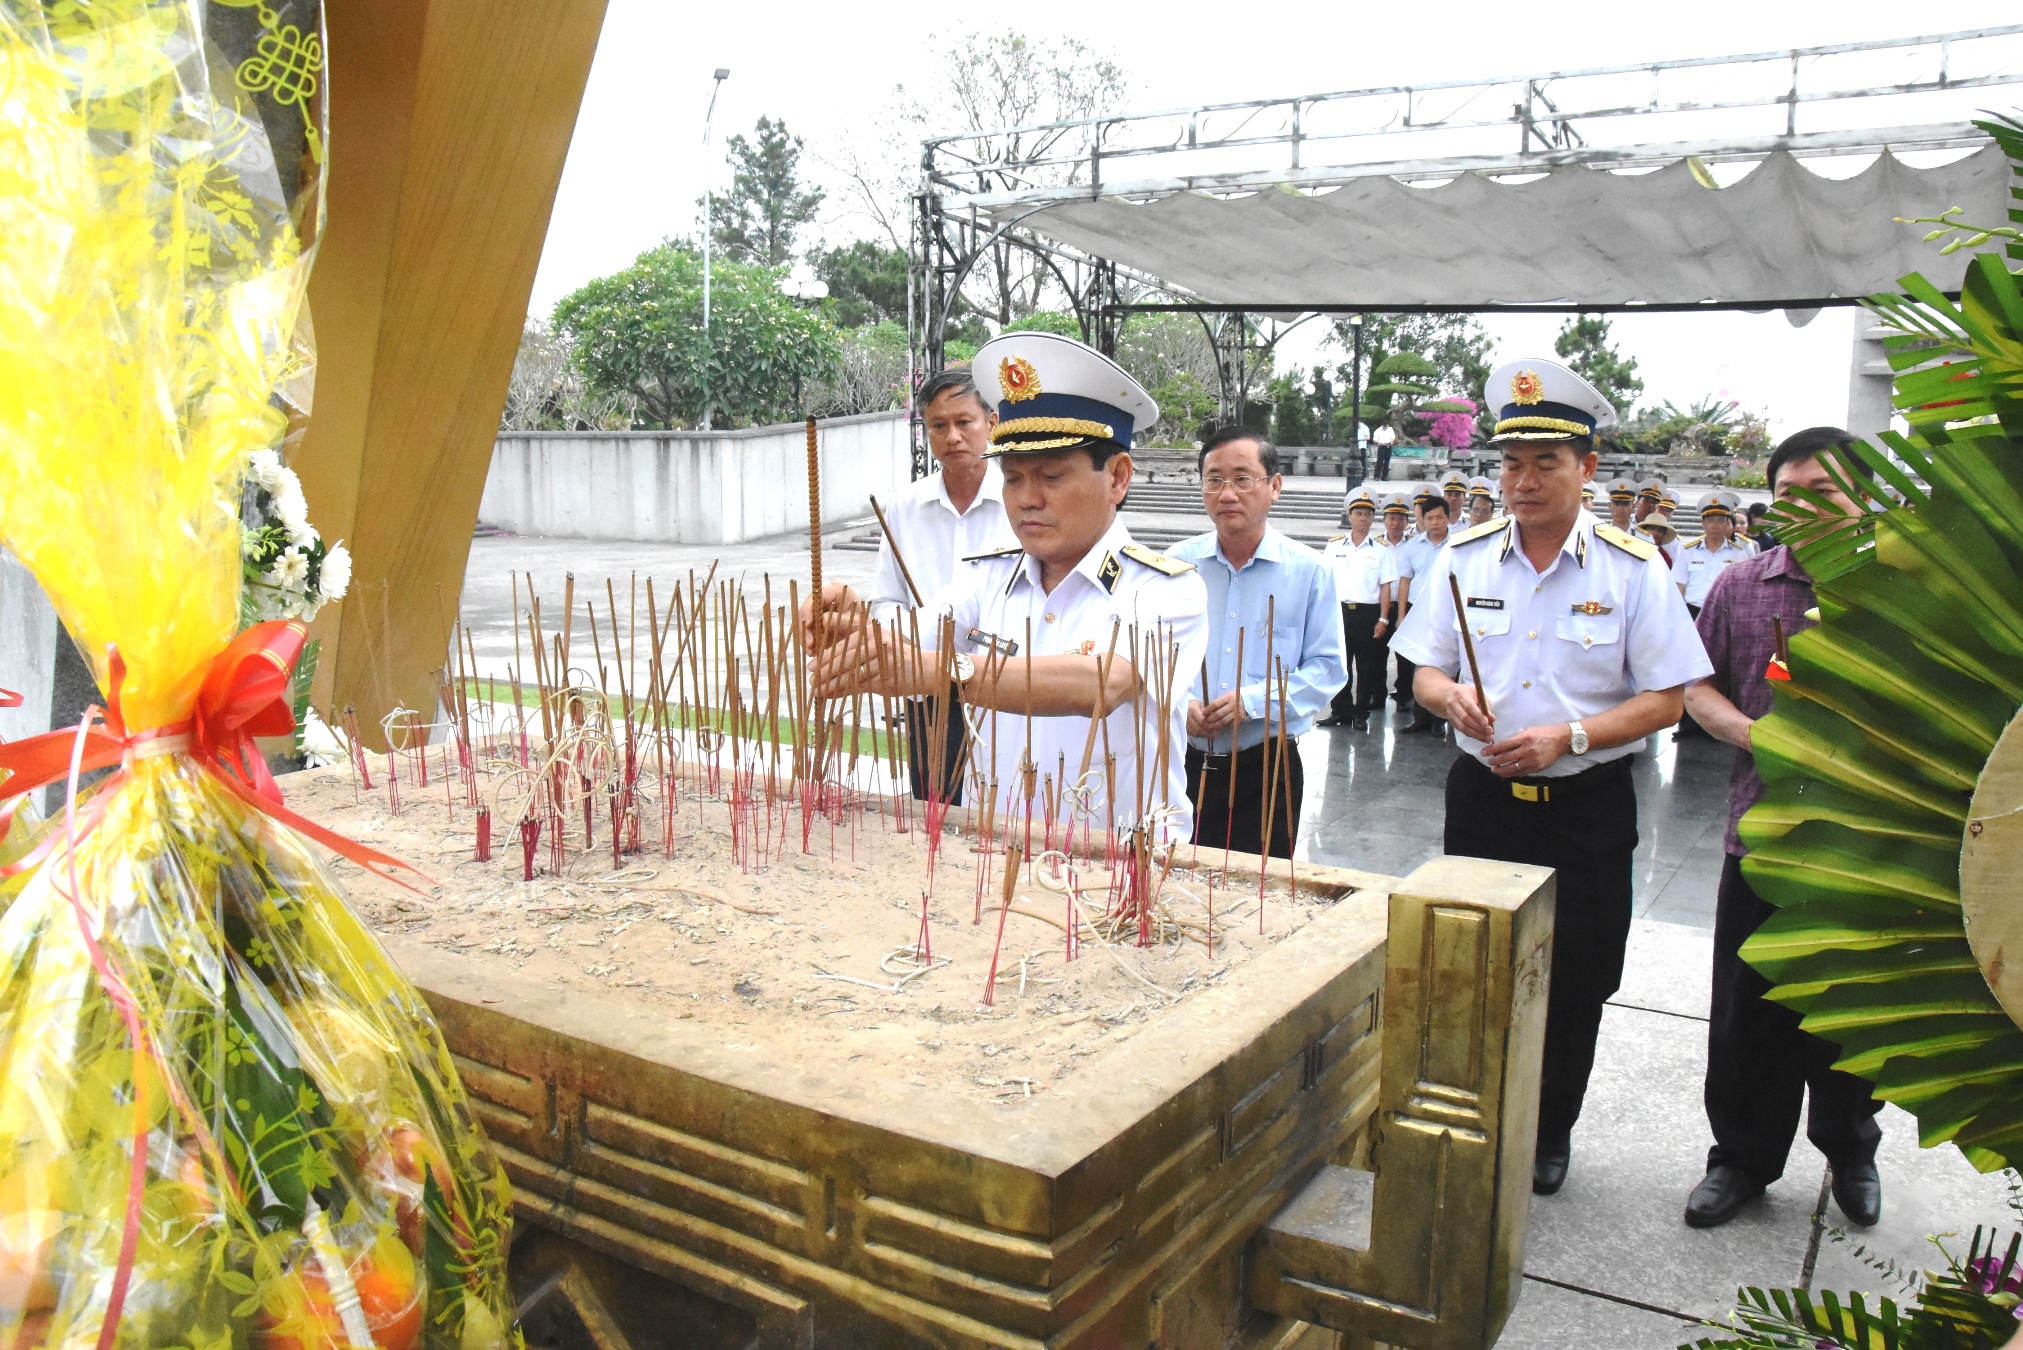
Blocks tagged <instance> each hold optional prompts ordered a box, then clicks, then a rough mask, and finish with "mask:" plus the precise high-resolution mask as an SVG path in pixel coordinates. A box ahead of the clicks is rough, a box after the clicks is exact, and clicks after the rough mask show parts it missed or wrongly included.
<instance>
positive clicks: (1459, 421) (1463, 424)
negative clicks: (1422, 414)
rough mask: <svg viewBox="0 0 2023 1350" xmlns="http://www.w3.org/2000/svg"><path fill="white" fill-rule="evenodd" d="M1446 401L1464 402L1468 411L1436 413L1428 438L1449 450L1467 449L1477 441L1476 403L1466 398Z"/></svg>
mask: <svg viewBox="0 0 2023 1350" xmlns="http://www.w3.org/2000/svg"><path fill="white" fill-rule="evenodd" d="M1444 401H1446V402H1450V403H1459V404H1462V405H1463V406H1465V407H1466V408H1467V409H1468V411H1467V412H1448V413H1436V414H1434V417H1433V424H1432V426H1430V427H1429V428H1428V429H1427V431H1426V439H1427V440H1429V441H1431V442H1432V443H1433V444H1435V445H1444V446H1446V447H1447V448H1448V449H1449V450H1466V449H1467V448H1468V447H1469V446H1470V445H1472V444H1473V443H1474V441H1475V404H1474V403H1473V402H1471V401H1469V400H1468V399H1465V398H1456V399H1448V400H1444Z"/></svg>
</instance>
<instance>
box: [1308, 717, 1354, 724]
mask: <svg viewBox="0 0 2023 1350" xmlns="http://www.w3.org/2000/svg"><path fill="white" fill-rule="evenodd" d="M1354 721H1355V719H1354V718H1352V717H1335V716H1332V715H1330V716H1328V717H1323V718H1322V719H1321V720H1320V721H1318V722H1316V723H1314V725H1315V726H1317V727H1345V726H1349V725H1351V724H1352V723H1353V722H1354Z"/></svg>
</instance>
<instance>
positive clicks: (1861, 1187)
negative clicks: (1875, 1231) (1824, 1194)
mask: <svg viewBox="0 0 2023 1350" xmlns="http://www.w3.org/2000/svg"><path fill="white" fill-rule="evenodd" d="M1833 1203H1834V1204H1836V1205H1839V1206H1840V1212H1841V1213H1842V1214H1845V1215H1847V1221H1848V1222H1849V1223H1851V1224H1853V1225H1854V1226H1855V1227H1857V1228H1873V1227H1874V1226H1875V1222H1876V1220H1877V1219H1880V1218H1881V1217H1882V1216H1883V1179H1882V1177H1881V1175H1880V1174H1878V1173H1877V1172H1876V1170H1875V1164H1874V1163H1872V1162H1865V1163H1856V1164H1854V1165H1853V1166H1851V1167H1836V1168H1834V1169H1833Z"/></svg>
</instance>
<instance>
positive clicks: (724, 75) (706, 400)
mask: <svg viewBox="0 0 2023 1350" xmlns="http://www.w3.org/2000/svg"><path fill="white" fill-rule="evenodd" d="M730 77H731V72H730V67H729V66H718V67H717V69H716V77H715V83H713V84H712V85H710V87H709V111H708V112H706V113H704V114H703V115H702V166H703V167H702V172H703V179H702V429H703V430H704V431H708V430H709V424H710V421H711V416H712V414H713V413H714V412H715V409H714V408H712V407H711V406H710V396H709V357H710V347H709V263H710V235H711V234H712V233H713V231H712V229H711V225H710V218H709V217H710V190H709V189H710V180H711V178H712V176H713V170H714V167H715V166H714V165H712V164H711V163H710V162H709V149H710V123H711V122H712V121H714V120H715V118H716V96H717V95H718V94H719V93H722V92H723V87H724V81H725V80H728V79H729V78H730Z"/></svg>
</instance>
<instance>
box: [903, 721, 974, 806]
mask: <svg viewBox="0 0 2023 1350" xmlns="http://www.w3.org/2000/svg"><path fill="white" fill-rule="evenodd" d="M940 718H941V721H942V723H943V725H942V727H941V736H942V742H941V782H940V785H939V786H940V788H941V792H942V796H943V798H944V799H945V800H946V801H947V802H948V804H949V805H950V806H961V805H962V779H961V778H959V777H957V776H956V773H957V770H958V767H960V766H962V745H963V742H964V741H965V740H966V739H967V738H968V736H969V724H968V723H967V722H966V721H965V720H964V718H963V715H962V700H961V699H958V698H951V699H949V700H948V703H947V711H946V712H943V713H941V714H940ZM932 730H933V728H932V727H930V726H929V725H928V716H927V700H926V699H919V698H909V699H907V700H906V776H907V780H908V782H909V783H910V784H911V786H912V788H913V796H914V800H916V801H923V802H924V801H926V800H927V793H928V789H929V788H930V787H933V786H935V784H933V783H931V782H930V781H929V780H928V766H929V765H930V764H931V763H933V761H932V760H931V759H929V757H928V756H929V754H930V751H929V750H928V748H927V742H928V740H929V739H930V736H929V733H930V732H931V731H932ZM962 772H963V773H965V774H966V773H967V772H968V769H967V768H966V767H963V768H962Z"/></svg>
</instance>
